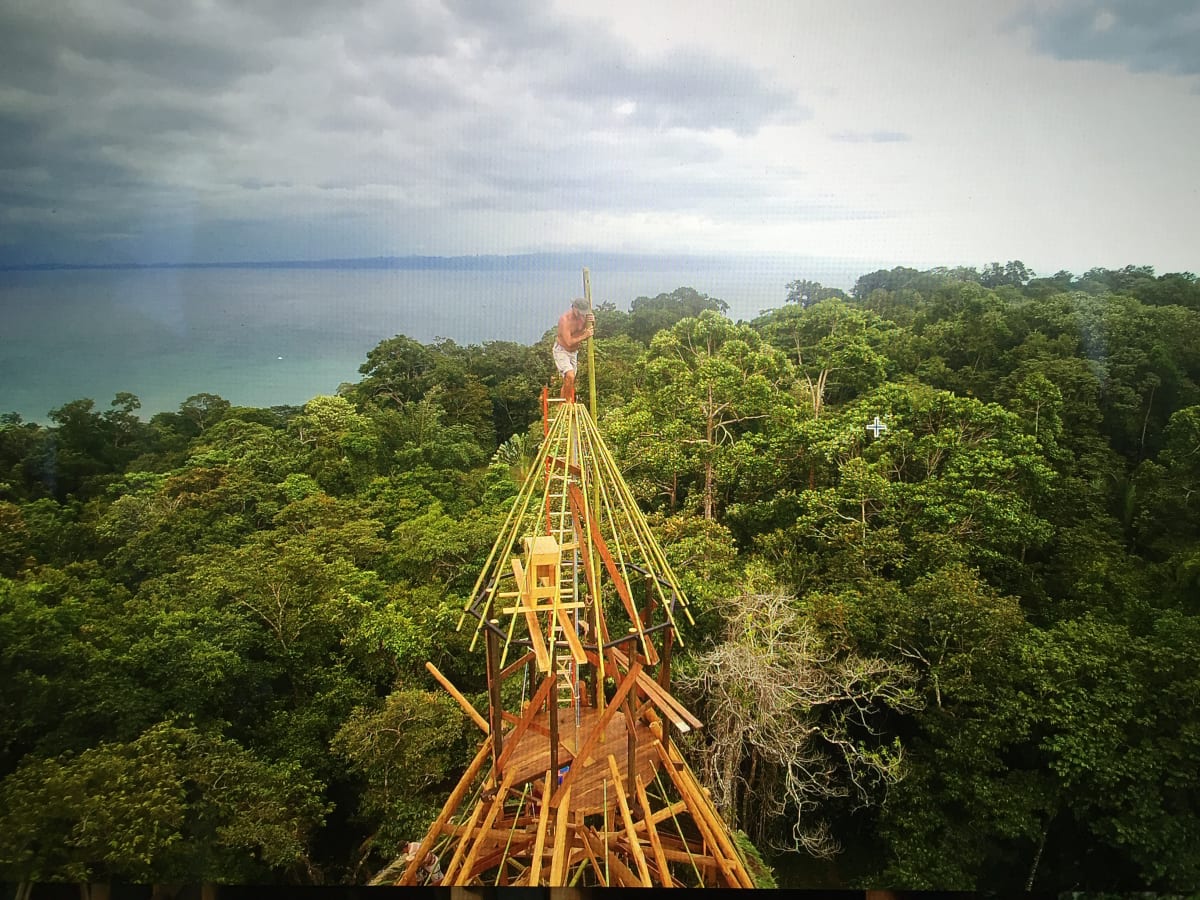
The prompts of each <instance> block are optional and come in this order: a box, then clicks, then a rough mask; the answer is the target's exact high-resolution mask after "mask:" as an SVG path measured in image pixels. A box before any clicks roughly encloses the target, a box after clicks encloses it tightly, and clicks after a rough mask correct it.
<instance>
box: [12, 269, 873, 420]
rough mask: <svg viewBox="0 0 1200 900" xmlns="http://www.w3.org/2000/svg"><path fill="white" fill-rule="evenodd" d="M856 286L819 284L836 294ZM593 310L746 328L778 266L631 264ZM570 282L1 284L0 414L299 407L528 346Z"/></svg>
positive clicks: (209, 275)
mask: <svg viewBox="0 0 1200 900" xmlns="http://www.w3.org/2000/svg"><path fill="white" fill-rule="evenodd" d="M861 271H865V270H860V271H856V272H850V271H845V272H841V273H839V274H840V276H841V277H830V274H829V273H828V272H826V273H824V275H825V278H824V279H821V278H818V279H817V280H824V281H825V283H826V284H830V285H833V286H844V287H848V286H849V284H850V283H852V281H853V279H854V277H856V275H857V274H861ZM590 274H591V283H592V295H593V301H594V302H595V303H597V304H598V303H601V302H604V301H611V302H613V303H614V304H616V306H617V308H618V309H622V310H627V309H628V308H629V304H630V302H631V301H632V300H634V299H635V298H636V297H638V296H651V297H652V296H655V295H657V294H660V293H664V292H669V291H672V290H674V289H675V288H678V287H682V286H687V287H692V288H695V289H696V290H698V291H701V292H703V293H706V294H708V295H710V296H713V297H718V298H720V299H722V300H724V301H725V302H726V303H728V304H729V306H730V310H729V315H730V317H731V318H733V319H735V320H738V319H746V320H749V319H752V318H754V317H755V316H756V315H758V314H759V313H760V312H761V311H762V310H765V309H770V308H775V307H778V306H782V305H783V303H784V298H785V297H786V294H787V289H786V285H787V283H788V282H789V281H791V280H794V279H796V278H800V277H812V276H811V275H808V274H807V273H802V272H799V271H797V270H796V268H795V266H794V265H793V264H789V263H788V262H786V261H783V260H767V261H762V260H759V261H733V262H729V261H712V262H709V263H704V262H699V263H697V262H688V263H687V264H686V265H685V264H681V263H679V262H678V261H665V262H664V263H663V264H662V265H656V264H655V263H653V262H650V263H647V262H646V261H645V260H642V261H640V262H639V263H638V264H637V265H632V266H630V267H627V268H624V269H622V268H607V269H606V268H597V267H592V268H591V269H590ZM582 293H583V287H582V272H581V269H580V268H575V267H568V266H565V265H546V266H540V267H539V266H530V265H499V266H497V267H495V268H494V269H493V270H488V271H478V270H454V269H446V268H425V269H421V268H416V269H412V268H408V269H394V268H387V269H383V268H380V269H370V268H313V269H308V268H306V269H294V268H261V267H256V268H143V269H60V270H39V271H6V272H0V413H2V412H17V413H19V414H20V415H21V416H22V417H23V418H24V419H25V420H26V421H34V422H46V421H48V420H47V413H48V412H49V411H50V410H51V409H54V408H56V407H59V406H61V405H63V404H64V403H66V402H69V401H71V400H76V399H80V398H83V397H88V398H91V399H93V400H95V401H96V407H97V409H106V408H108V406H109V403H110V402H111V401H112V398H113V395H114V394H116V393H117V392H118V391H129V392H131V393H133V394H136V395H137V396H138V397H139V398H140V399H141V402H142V409H141V415H142V417H143V418H147V417H148V416H150V415H153V414H154V413H156V412H161V411H164V410H174V409H176V408H177V407H178V406H179V404H180V403H181V402H182V401H183V400H184V399H186V398H187V397H189V396H191V395H192V394H197V393H200V392H208V393H213V394H220V395H221V396H222V397H224V398H226V399H227V400H229V401H231V402H232V403H234V404H235V405H247V406H275V405H280V404H302V403H304V402H306V401H308V400H309V399H311V398H312V397H314V396H317V395H319V394H331V393H334V392H335V391H336V390H337V388H338V385H339V384H341V383H343V382H348V381H357V380H358V379H359V378H360V377H361V376H360V375H359V374H358V367H359V366H360V365H362V363H363V361H364V360H365V359H366V355H367V353H368V352H369V351H370V350H371V349H372V348H373V347H374V346H375V345H376V344H378V343H379V342H380V341H381V340H384V339H385V338H389V337H391V336H393V335H396V334H405V335H408V336H409V337H412V338H415V339H416V340H419V341H422V342H430V341H433V340H434V339H435V338H450V339H452V340H454V341H456V342H457V343H459V344H479V343H483V342H486V341H493V340H502V341H516V342H518V343H522V344H532V343H534V342H536V341H537V340H538V339H540V338H541V336H542V335H543V334H544V333H545V332H546V330H548V329H549V328H552V327H553V326H554V323H555V321H556V319H557V317H558V315H559V313H560V312H561V311H562V310H563V309H565V308H566V306H567V305H568V303H569V301H570V299H571V298H572V297H575V296H581V295H582Z"/></svg>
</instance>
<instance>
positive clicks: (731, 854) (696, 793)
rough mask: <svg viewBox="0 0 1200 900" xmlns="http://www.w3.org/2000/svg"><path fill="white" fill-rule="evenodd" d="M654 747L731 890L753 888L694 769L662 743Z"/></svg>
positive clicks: (657, 743)
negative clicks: (693, 773) (697, 779)
mask: <svg viewBox="0 0 1200 900" xmlns="http://www.w3.org/2000/svg"><path fill="white" fill-rule="evenodd" d="M654 746H655V747H656V748H657V749H658V754H659V756H660V757H661V759H662V761H663V763H664V766H663V768H665V769H666V770H667V774H668V775H669V776H670V778H671V780H672V781H673V782H675V788H676V790H678V791H679V793H680V794H681V795H682V796H683V797H684V798H685V799H687V801H688V811H689V812H690V813H691V814H692V821H693V822H695V823H696V827H697V828H699V829H700V834H701V836H702V837H703V838H704V840H705V842H706V843H707V844H708V846H709V849H710V851H711V852H712V855H713V857H714V858H715V859H716V861H717V865H718V867H719V869H720V870H721V872H722V874H724V876H725V878H726V880H727V881H728V886H729V887H743V888H753V887H754V882H753V881H752V880H751V879H750V874H749V873H748V872H747V871H746V869H745V867H744V866H743V865H742V861H741V857H739V856H738V853H737V850H736V849H734V846H733V842H732V841H731V840H730V839H729V835H728V834H727V833H726V831H725V823H724V822H722V821H721V817H720V816H719V815H717V811H716V810H715V809H714V808H713V806H712V802H711V801H710V800H709V799H708V797H706V796H705V794H704V791H703V790H702V789H701V787H700V785H699V784H698V783H697V782H696V779H695V778H694V777H693V776H692V773H691V770H690V769H688V767H687V764H686V763H685V762H684V761H683V758H682V757H680V756H679V755H678V754H677V753H676V752H675V751H674V750H673V749H672V750H667V748H665V747H664V746H663V745H662V742H661V741H656V742H655V744H654Z"/></svg>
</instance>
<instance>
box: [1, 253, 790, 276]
mask: <svg viewBox="0 0 1200 900" xmlns="http://www.w3.org/2000/svg"><path fill="white" fill-rule="evenodd" d="M769 258H772V257H771V256H770V255H768V254H764V255H761V256H756V257H740V256H734V255H730V256H717V255H714V254H710V255H697V254H679V253H666V254H649V253H614V252H600V253H589V252H587V251H571V252H557V253H520V254H512V255H503V254H489V255H474V256H366V257H350V258H341V259H290V260H234V261H217V262H151V263H140V262H112V263H71V262H42V263H0V272H57V271H69V270H83V271H129V270H144V269H383V270H386V269H399V270H414V271H416V270H426V271H454V272H494V271H518V272H520V271H546V270H551V271H557V270H567V269H577V268H581V267H583V266H588V267H590V268H593V269H597V270H599V269H622V270H624V271H639V270H651V269H662V268H674V267H679V268H686V267H696V268H710V267H712V266H714V265H721V264H725V265H727V264H728V263H729V261H730V260H731V259H737V260H739V261H742V262H744V263H753V262H755V261H759V260H765V259H769Z"/></svg>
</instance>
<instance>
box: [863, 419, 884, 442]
mask: <svg viewBox="0 0 1200 900" xmlns="http://www.w3.org/2000/svg"><path fill="white" fill-rule="evenodd" d="M867 431H869V432H871V436H872V437H876V438H877V437H879V435H880V434H882V433H883V432H885V431H887V426H886V425H884V424H883V423H882V422H880V421H879V416H876V417H875V421H874V422H872V423H871V424H870V425H868V426H867Z"/></svg>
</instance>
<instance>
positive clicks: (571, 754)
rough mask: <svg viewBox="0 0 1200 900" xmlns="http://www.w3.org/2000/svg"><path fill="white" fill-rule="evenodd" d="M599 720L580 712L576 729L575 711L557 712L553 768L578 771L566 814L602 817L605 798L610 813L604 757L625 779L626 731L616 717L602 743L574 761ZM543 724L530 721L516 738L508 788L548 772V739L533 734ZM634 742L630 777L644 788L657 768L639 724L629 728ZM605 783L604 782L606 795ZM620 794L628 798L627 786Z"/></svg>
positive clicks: (650, 739) (612, 798)
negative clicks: (637, 776) (555, 763)
mask: <svg viewBox="0 0 1200 900" xmlns="http://www.w3.org/2000/svg"><path fill="white" fill-rule="evenodd" d="M599 719H600V711H599V710H597V709H594V708H592V707H585V708H583V709H582V710H581V711H580V723H579V727H578V729H577V728H576V725H575V710H574V709H570V708H567V709H560V710H558V735H559V750H558V764H559V767H560V768H561V767H562V766H565V765H567V764H568V763H570V765H571V766H572V767H573V768H574V767H577V766H578V767H582V768H581V769H580V771H579V773H578V774H577V775H576V776H575V778H574V781H573V786H572V789H571V809H572V811H574V812H575V813H576V814H582V815H591V814H592V813H599V812H602V811H603V810H604V808H605V805H606V804H605V800H606V799H607V806H608V809H609V811H610V813H611V811H612V810H613V809H615V808H616V805H617V798H616V794H615V793H614V790H613V785H612V783H611V780H612V776H611V774H610V773H609V768H608V756H609V754H612V755H613V756H614V757H616V761H617V769H618V770H619V771H620V773H621V778H622V779H626V778H627V777H628V776H627V774H626V772H627V759H628V753H629V751H628V733H629V732H628V729H627V727H626V723H625V717H624V716H623V715H621V714H620V713H617V714H616V715H614V716H613V717H612V718H611V719H610V720H609V722H608V727H607V728H605V730H604V736H603V738H601V740H600V742H599V743H598V744H597V746H596V749H595V750H594V751H593V752H592V753H591V759H590V760H576V759H575V754H576V752H577V751H578V749H580V748H581V747H582V746H583V745H584V743H585V742H586V740H587V737H588V735H589V734H590V733H591V732H592V731H593V730H594V729H595V727H596V725H597V724H598V721H599ZM549 722H550V719H549V714H548V713H542V715H541V716H540V717H539V718H537V719H536V720H534V727H533V728H530V729H529V730H528V731H526V732H525V734H524V735H522V737H521V740H520V742H519V743H518V745H517V747H516V749H515V750H514V751H513V755H512V758H511V759H510V760H509V762H508V768H509V770H511V771H512V772H513V773H514V780H513V783H514V785H517V786H519V785H521V784H524V783H525V782H529V781H534V782H540V781H542V780H543V779H544V778H545V777H546V770H547V769H549V768H550V738H548V737H547V736H546V734H545V733H543V732H541V731H539V730H537V729H539V728H540V729H545V730H546V731H548V730H549V727H550V726H549ZM635 737H636V739H637V753H636V756H635V758H636V772H637V773H638V774H640V775H641V776H642V782H643V783H644V784H648V783H649V782H651V781H653V780H654V774H655V772H656V771H657V770H658V766H659V756H658V753H657V751H655V749H654V740H655V738H654V735H653V734H651V732H650V729H649V727H647V725H646V723H645V722H642V721H640V720H639V721H637V722H636V723H635ZM506 774H507V773H506ZM606 782H608V784H607V790H606V784H605V783H606ZM626 791H627V793H629V794H632V791H633V786H632V785H627V786H626ZM606 795H607V796H606Z"/></svg>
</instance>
